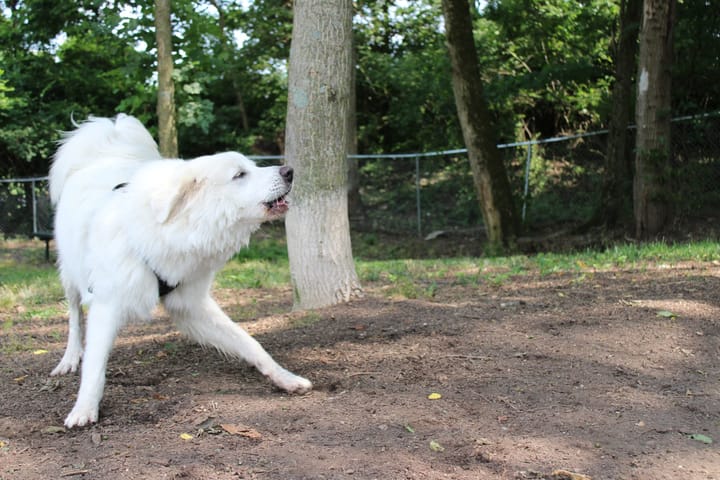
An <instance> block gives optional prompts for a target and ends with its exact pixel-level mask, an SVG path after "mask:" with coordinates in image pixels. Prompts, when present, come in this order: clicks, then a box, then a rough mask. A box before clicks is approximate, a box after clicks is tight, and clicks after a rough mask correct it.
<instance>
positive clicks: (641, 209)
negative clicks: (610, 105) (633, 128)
mask: <svg viewBox="0 0 720 480" xmlns="http://www.w3.org/2000/svg"><path fill="white" fill-rule="evenodd" d="M674 18H675V1H674V0H644V4H643V19H642V27H641V29H640V55H639V58H638V76H637V83H638V90H637V103H636V109H635V123H636V125H637V139H636V154H635V179H634V189H633V190H634V199H633V202H634V211H635V233H636V236H637V237H638V238H641V239H647V238H651V237H653V236H655V235H657V234H658V233H660V231H661V230H662V229H663V227H664V226H665V225H666V224H667V222H668V219H669V217H670V198H669V195H670V176H671V172H670V168H671V165H670V153H671V151H670V145H671V144H670V118H671V96H670V93H671V83H670V78H671V77H670V67H671V64H672V26H673V22H674Z"/></svg>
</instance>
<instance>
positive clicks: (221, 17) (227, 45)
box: [209, 0, 250, 131]
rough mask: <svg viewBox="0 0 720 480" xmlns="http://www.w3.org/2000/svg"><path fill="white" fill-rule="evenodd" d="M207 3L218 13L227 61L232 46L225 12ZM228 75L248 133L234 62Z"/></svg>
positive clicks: (242, 122)
mask: <svg viewBox="0 0 720 480" xmlns="http://www.w3.org/2000/svg"><path fill="white" fill-rule="evenodd" d="M209 2H210V5H212V6H213V7H215V10H217V12H218V26H219V27H220V46H221V48H222V51H223V53H224V54H225V55H226V58H228V59H229V58H230V57H231V55H232V45H230V39H229V37H228V35H227V28H226V20H225V19H226V15H225V10H223V8H222V5H220V3H219V2H218V1H217V0H209ZM228 75H229V76H230V81H231V83H232V86H233V91H234V92H235V101H236V102H237V107H238V110H239V112H240V124H241V126H242V129H243V130H244V131H248V130H250V121H249V119H248V115H247V110H246V109H245V100H244V98H243V94H242V91H241V90H240V78H239V75H238V73H237V69H236V67H235V65H234V62H233V64H232V65H230V66H229V68H228Z"/></svg>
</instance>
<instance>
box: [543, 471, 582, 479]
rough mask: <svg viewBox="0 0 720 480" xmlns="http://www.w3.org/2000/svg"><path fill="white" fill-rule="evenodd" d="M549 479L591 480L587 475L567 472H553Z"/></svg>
mask: <svg viewBox="0 0 720 480" xmlns="http://www.w3.org/2000/svg"><path fill="white" fill-rule="evenodd" d="M551 477H552V479H553V480H591V479H590V477H589V476H587V475H583V474H582V473H575V472H571V471H569V470H554V471H553V472H552V475H551Z"/></svg>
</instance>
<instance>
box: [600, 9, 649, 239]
mask: <svg viewBox="0 0 720 480" xmlns="http://www.w3.org/2000/svg"><path fill="white" fill-rule="evenodd" d="M641 7H642V0H622V1H621V2H620V21H619V30H620V33H619V35H618V40H617V43H616V45H615V55H614V57H615V83H614V84H613V89H612V97H611V102H612V106H611V110H610V120H609V126H608V128H609V132H608V143H607V152H606V155H605V176H604V177H603V188H602V194H601V195H602V200H601V202H600V207H599V208H598V210H597V212H598V214H597V215H596V220H595V221H594V222H591V223H595V224H598V223H602V224H604V225H605V226H607V227H612V226H615V225H616V224H617V223H618V221H619V219H620V217H621V216H622V212H623V207H624V206H626V205H630V204H631V202H632V178H633V177H632V160H631V159H632V157H631V155H630V151H629V145H628V141H627V140H628V138H629V137H628V125H629V124H630V122H631V120H632V113H633V108H632V103H633V102H632V101H633V92H632V86H633V77H634V73H635V72H636V71H637V70H636V56H637V51H638V49H637V42H638V32H639V27H640V13H641V11H642V9H641Z"/></svg>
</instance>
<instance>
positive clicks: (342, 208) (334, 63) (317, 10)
mask: <svg viewBox="0 0 720 480" xmlns="http://www.w3.org/2000/svg"><path fill="white" fill-rule="evenodd" d="M294 8H295V11H294V19H293V35H292V42H291V44H290V63H289V91H288V112H287V122H286V134H285V139H286V146H285V157H286V159H287V163H288V165H290V166H292V167H293V168H294V169H295V172H296V175H295V181H294V185H293V191H292V199H291V202H292V206H291V208H290V211H289V212H288V215H287V218H286V221H285V224H286V230H287V236H288V255H289V258H290V275H291V279H292V283H293V292H294V309H296V310H302V309H309V308H318V307H322V306H326V305H332V304H335V303H340V302H344V301H349V300H351V299H352V298H354V297H358V296H360V295H361V294H362V289H361V287H360V282H359V280H358V276H357V273H356V271H355V265H354V263H353V257H352V248H351V243H350V224H349V221H348V209H347V162H346V155H347V147H348V139H347V136H348V122H349V118H348V113H349V109H350V82H351V74H352V68H353V64H352V52H351V35H352V13H353V10H352V1H351V0H296V1H295V4H294Z"/></svg>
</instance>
